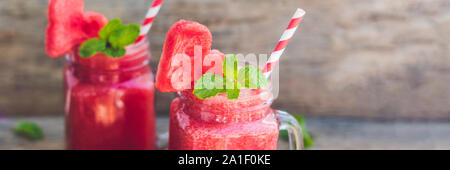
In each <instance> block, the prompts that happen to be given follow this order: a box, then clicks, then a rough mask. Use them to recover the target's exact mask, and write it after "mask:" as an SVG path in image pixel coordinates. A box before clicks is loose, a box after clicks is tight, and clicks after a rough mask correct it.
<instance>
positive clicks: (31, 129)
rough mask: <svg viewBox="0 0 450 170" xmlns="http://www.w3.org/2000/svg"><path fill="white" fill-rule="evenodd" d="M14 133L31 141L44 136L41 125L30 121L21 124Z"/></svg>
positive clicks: (15, 128)
mask: <svg viewBox="0 0 450 170" xmlns="http://www.w3.org/2000/svg"><path fill="white" fill-rule="evenodd" d="M13 131H14V133H15V134H16V135H18V136H21V137H24V138H27V139H30V140H39V139H42V137H43V136H44V132H43V131H42V129H41V127H39V125H37V124H36V123H33V122H28V121H23V122H20V123H19V124H18V125H17V126H15V127H14V129H13Z"/></svg>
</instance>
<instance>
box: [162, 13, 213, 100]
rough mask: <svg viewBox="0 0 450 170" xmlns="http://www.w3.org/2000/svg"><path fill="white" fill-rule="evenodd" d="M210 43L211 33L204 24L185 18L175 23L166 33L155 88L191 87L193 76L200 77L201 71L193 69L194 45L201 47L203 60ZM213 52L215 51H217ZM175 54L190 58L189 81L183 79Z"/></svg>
mask: <svg viewBox="0 0 450 170" xmlns="http://www.w3.org/2000/svg"><path fill="white" fill-rule="evenodd" d="M211 45H212V35H211V32H210V31H209V29H208V28H207V27H206V26H204V25H202V24H199V23H197V22H192V21H185V20H181V21H178V22H177V23H175V24H174V25H173V26H172V27H171V28H170V29H169V31H168V33H167V37H166V42H165V44H164V48H163V52H162V55H161V59H160V62H159V66H158V72H157V75H156V83H155V86H156V88H158V89H159V90H160V91H161V92H178V91H183V90H187V89H191V87H192V86H191V84H192V82H193V81H194V79H195V77H198V78H200V77H201V75H202V72H200V73H196V72H195V71H194V69H193V68H194V57H195V56H194V47H195V46H197V47H201V52H202V55H201V57H202V61H203V59H204V58H205V56H207V55H208V54H210V50H211ZM214 53H217V51H216V52H214ZM177 55H184V56H186V57H189V58H190V61H191V68H192V69H191V78H190V80H191V82H186V81H183V76H185V75H186V74H185V73H183V71H180V69H182V68H183V67H182V66H181V65H180V64H179V63H178V62H179V60H178V59H177V58H176V56H177ZM216 55H217V54H216ZM206 69H208V68H206ZM208 70H209V69H208ZM205 71H207V70H205ZM188 76H189V75H188Z"/></svg>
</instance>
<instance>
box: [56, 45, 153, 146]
mask: <svg viewBox="0 0 450 170" xmlns="http://www.w3.org/2000/svg"><path fill="white" fill-rule="evenodd" d="M148 48H149V44H148V42H142V43H140V44H136V45H131V46H129V47H127V53H126V55H125V56H124V57H121V58H111V57H109V56H106V55H104V54H102V53H99V54H97V55H95V56H93V57H90V58H88V59H84V58H81V57H80V56H78V55H77V54H78V51H77V50H74V52H73V53H72V54H70V55H67V57H66V58H67V61H68V63H67V65H66V67H65V70H64V85H65V99H66V105H65V110H66V120H65V121H66V145H67V146H66V147H67V149H127V150H129V149H145V150H147V149H154V141H155V113H154V106H153V101H154V92H155V91H154V81H153V73H152V71H151V69H150V67H149V66H148V63H149V57H150V53H149V49H148ZM75 49H77V47H75Z"/></svg>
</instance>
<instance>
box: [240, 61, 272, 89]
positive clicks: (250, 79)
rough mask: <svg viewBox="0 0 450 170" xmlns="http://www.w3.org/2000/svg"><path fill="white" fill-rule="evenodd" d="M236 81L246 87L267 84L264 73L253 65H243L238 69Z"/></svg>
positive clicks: (252, 87)
mask: <svg viewBox="0 0 450 170" xmlns="http://www.w3.org/2000/svg"><path fill="white" fill-rule="evenodd" d="M237 77H238V78H237V81H238V82H239V84H240V85H241V86H242V87H244V88H248V89H258V88H261V87H264V86H266V85H267V81H268V80H267V79H266V77H265V76H264V74H263V73H262V72H261V70H259V68H257V67H255V66H251V65H250V66H245V67H244V68H241V69H240V70H239V73H238V76H237Z"/></svg>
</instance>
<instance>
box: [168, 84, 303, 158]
mask: <svg viewBox="0 0 450 170" xmlns="http://www.w3.org/2000/svg"><path fill="white" fill-rule="evenodd" d="M272 99H273V95H272V93H271V92H270V90H269V89H257V90H249V89H243V90H242V91H241V94H240V97H239V99H237V100H228V99H227V97H226V95H224V94H219V95H218V96H216V97H213V98H208V99H205V100H200V99H198V98H197V97H196V96H195V95H194V94H192V92H180V93H178V98H176V99H175V100H174V101H173V102H172V105H171V110H170V134H169V149H173V150H276V149H277V143H278V137H279V131H280V130H287V131H288V134H289V141H290V142H289V143H290V146H289V148H290V149H296V150H297V149H302V148H303V137H302V131H301V127H300V125H299V124H298V122H297V121H296V120H295V118H293V117H292V116H291V115H289V114H288V113H286V112H283V111H278V110H273V109H271V108H270V106H271V104H272V101H273V100H272Z"/></svg>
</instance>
